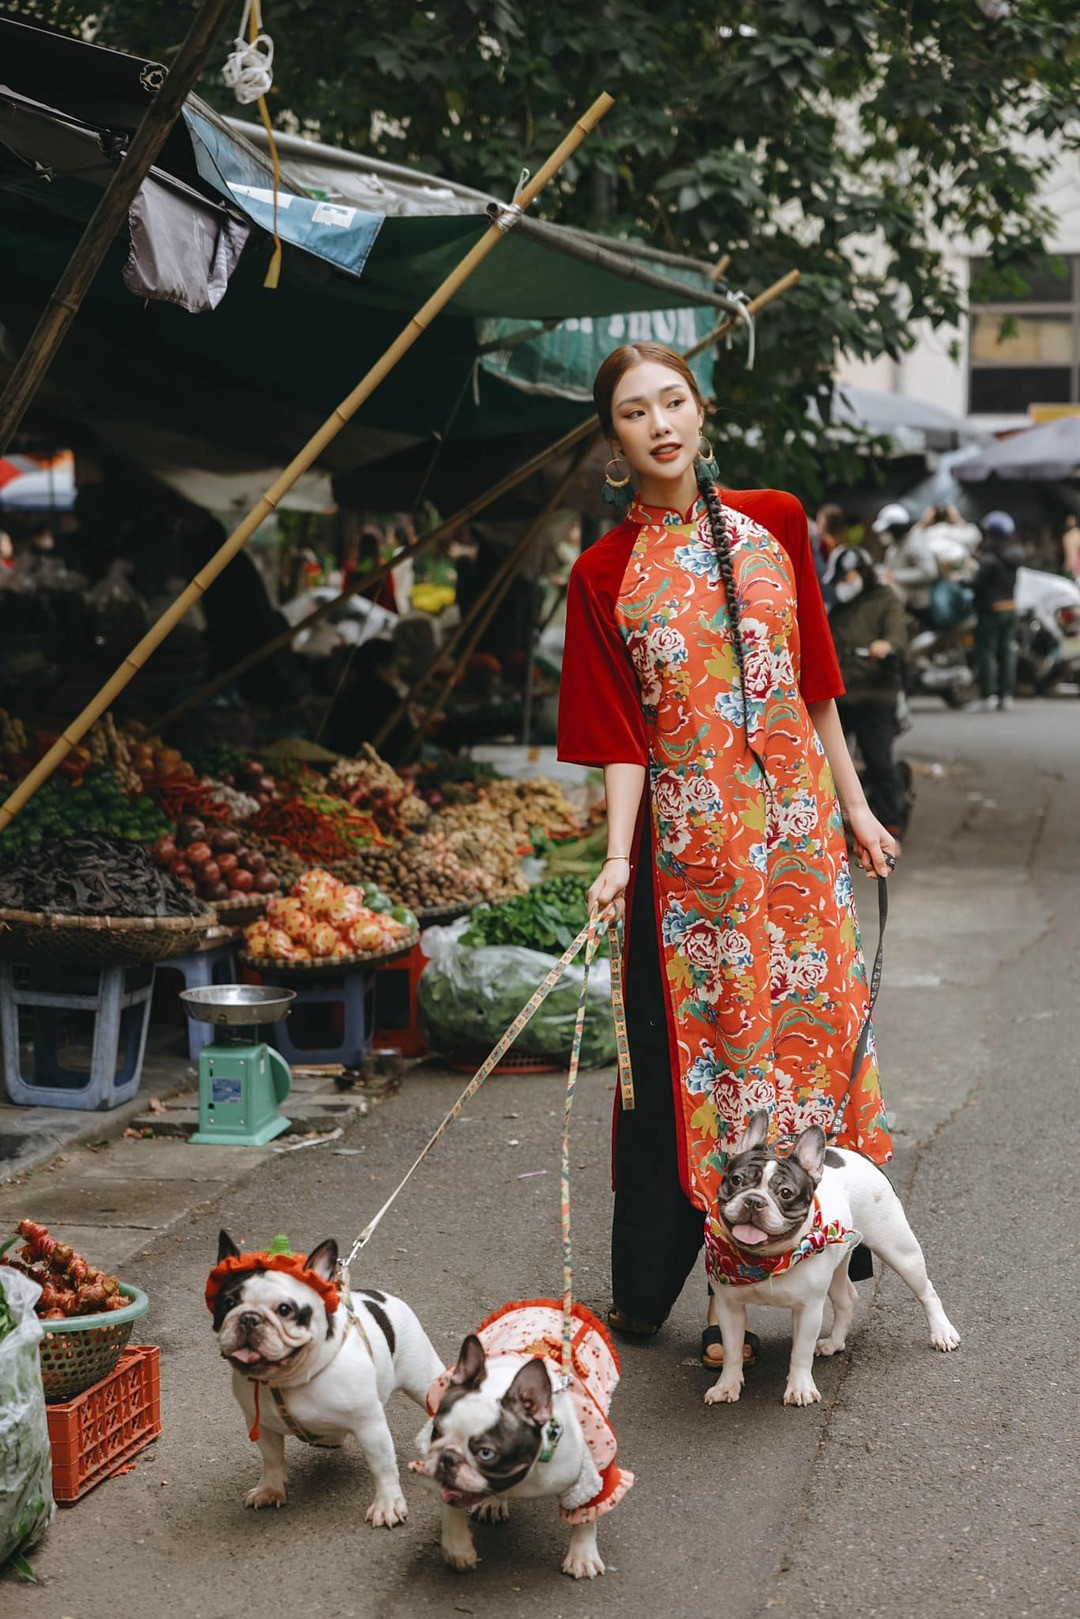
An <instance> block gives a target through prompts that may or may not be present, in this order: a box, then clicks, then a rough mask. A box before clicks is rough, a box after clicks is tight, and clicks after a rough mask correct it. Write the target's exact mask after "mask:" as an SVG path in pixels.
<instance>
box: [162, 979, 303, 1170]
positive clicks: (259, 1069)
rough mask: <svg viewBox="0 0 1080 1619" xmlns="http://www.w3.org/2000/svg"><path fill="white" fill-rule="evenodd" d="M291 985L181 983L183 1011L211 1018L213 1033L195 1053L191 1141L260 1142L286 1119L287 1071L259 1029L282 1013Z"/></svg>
mask: <svg viewBox="0 0 1080 1619" xmlns="http://www.w3.org/2000/svg"><path fill="white" fill-rule="evenodd" d="M295 997H296V991H295V990H293V989H274V988H273V987H271V986H270V985H266V984H211V985H208V986H207V987H206V988H205V989H186V990H184V991H183V992H182V993H181V996H180V999H181V1000H182V1001H183V1003H184V1009H185V1011H186V1012H187V1015H188V1017H193V1018H197V1019H198V1020H199V1022H200V1023H212V1024H214V1026H215V1028H216V1030H217V1033H216V1034H215V1036H214V1038H213V1041H212V1042H211V1044H210V1045H208V1046H204V1047H203V1049H202V1051H201V1052H200V1053H199V1128H198V1130H196V1132H195V1134H194V1135H193V1136H190V1137H189V1140H190V1141H192V1142H194V1143H195V1145H196V1146H212V1147H262V1146H265V1144H266V1143H267V1142H268V1141H273V1139H274V1137H275V1136H279V1135H280V1134H281V1132H282V1131H283V1130H287V1129H288V1128H289V1126H290V1123H291V1121H290V1120H289V1119H287V1118H286V1117H285V1115H284V1114H283V1113H282V1112H281V1111H280V1103H282V1102H284V1100H285V1098H286V1097H287V1096H288V1094H289V1089H290V1085H291V1080H292V1075H291V1072H290V1069H289V1065H288V1063H287V1062H286V1061H285V1059H284V1057H282V1056H281V1054H280V1053H279V1052H277V1051H275V1050H274V1049H273V1048H272V1047H271V1046H268V1045H267V1044H266V1041H265V1040H260V1038H259V1031H260V1029H261V1028H262V1027H263V1026H264V1025H265V1024H267V1023H280V1022H281V1020H282V1018H284V1017H287V1016H288V1013H289V1008H290V1005H291V1003H292V1001H293V1000H294V999H295Z"/></svg>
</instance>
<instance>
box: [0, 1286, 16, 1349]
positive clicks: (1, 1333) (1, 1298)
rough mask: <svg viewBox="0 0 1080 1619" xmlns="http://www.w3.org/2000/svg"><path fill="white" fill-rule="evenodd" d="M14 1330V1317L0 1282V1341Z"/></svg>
mask: <svg viewBox="0 0 1080 1619" xmlns="http://www.w3.org/2000/svg"><path fill="white" fill-rule="evenodd" d="M14 1331H15V1317H14V1316H13V1315H12V1313H11V1306H10V1304H9V1303H8V1301H7V1297H6V1295H5V1293H4V1284H3V1282H0V1343H2V1342H3V1340H4V1339H5V1338H6V1337H8V1335H9V1334H10V1333H12V1332H14Z"/></svg>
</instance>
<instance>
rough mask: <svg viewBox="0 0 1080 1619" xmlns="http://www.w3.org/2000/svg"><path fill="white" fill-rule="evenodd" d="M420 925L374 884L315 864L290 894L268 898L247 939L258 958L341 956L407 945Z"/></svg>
mask: <svg viewBox="0 0 1080 1619" xmlns="http://www.w3.org/2000/svg"><path fill="white" fill-rule="evenodd" d="M375 904H380V909H379V910H376V909H375V908H374V906H375ZM416 926H417V923H416V917H415V916H414V915H413V914H412V912H411V911H408V910H407V909H405V908H404V907H398V908H394V909H391V908H390V907H389V905H388V903H387V900H386V897H385V896H384V895H381V894H379V893H378V892H377V890H375V889H374V888H370V889H369V888H366V887H365V888H359V887H350V886H349V885H347V884H345V883H342V882H339V881H338V880H337V878H335V877H334V876H332V875H331V873H330V872H328V871H322V870H320V869H318V868H317V869H316V870H314V871H309V872H306V873H305V875H304V876H303V877H301V878H300V880H299V881H298V882H296V883H294V884H293V886H292V889H291V890H290V892H289V894H288V895H286V896H284V897H282V898H277V899H272V900H271V901H270V904H269V906H268V907H267V912H266V916H265V918H264V919H263V920H262V921H261V922H254V923H252V925H251V927H249V928H248V929H247V930H246V932H245V934H244V943H245V948H246V949H247V953H248V955H249V956H251V957H252V958H253V959H255V960H258V959H259V958H261V957H269V958H272V959H274V960H279V961H295V962H301V963H302V962H307V961H340V960H343V959H346V958H351V957H355V956H363V955H373V954H377V953H378V954H382V953H385V952H386V951H387V950H394V949H403V948H405V947H407V946H408V945H409V943H410V942H411V941H412V940H413V938H414V937H415V934H416Z"/></svg>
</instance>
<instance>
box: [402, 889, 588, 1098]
mask: <svg viewBox="0 0 1080 1619" xmlns="http://www.w3.org/2000/svg"><path fill="white" fill-rule="evenodd" d="M468 925H469V919H468V917H463V918H462V919H461V920H460V921H459V922H455V923H453V924H452V926H450V927H445V928H428V930H427V932H426V933H425V934H424V937H423V940H422V945H423V950H424V954H425V955H426V956H427V957H428V964H427V966H426V967H425V968H424V971H423V975H422V976H421V979H420V985H419V989H418V1000H419V1007H420V1020H421V1022H422V1024H423V1026H424V1031H425V1033H426V1035H427V1038H428V1040H429V1042H430V1044H431V1045H432V1046H433V1047H434V1048H435V1049H436V1050H437V1051H440V1052H443V1053H445V1054H446V1055H447V1056H456V1055H461V1056H466V1057H469V1058H477V1059H478V1058H481V1057H485V1056H486V1055H487V1053H488V1052H489V1051H490V1050H491V1048H492V1046H494V1045H495V1043H496V1041H497V1040H498V1039H499V1037H500V1036H501V1035H502V1034H503V1033H504V1031H505V1030H506V1028H507V1027H508V1025H509V1024H511V1023H512V1022H513V1021H514V1019H515V1018H516V1017H517V1015H518V1013H519V1012H520V1011H521V1010H522V1008H523V1007H524V1006H525V1004H526V1002H527V1001H529V1000H530V999H531V997H532V995H533V993H534V992H535V991H536V990H537V989H538V988H539V987H540V985H541V983H542V982H543V981H544V979H545V978H546V977H547V975H548V973H549V972H550V971H551V969H552V968H553V967H554V966H555V963H556V961H557V959H558V958H557V957H556V956H548V955H545V954H544V953H543V952H542V951H540V950H525V949H522V948H521V947H520V946H510V945H482V946H480V947H479V948H475V947H472V946H469V945H463V944H462V943H461V942H460V940H461V936H462V934H463V933H464V932H465V930H466V928H467V927H468ZM582 972H583V968H582V967H581V966H580V965H579V964H578V963H574V964H573V965H572V966H570V967H568V968H567V969H566V971H565V973H564V974H563V976H562V978H561V979H560V981H559V983H558V984H557V985H556V986H555V988H554V989H553V990H552V991H551V993H550V995H549V996H548V997H547V1000H546V1001H544V1003H543V1005H542V1006H541V1007H540V1008H539V1010H538V1011H537V1012H536V1013H535V1015H534V1016H533V1018H532V1020H531V1022H529V1023H528V1024H527V1025H526V1027H525V1028H524V1029H523V1030H522V1032H521V1034H519V1035H518V1037H517V1039H516V1040H515V1042H514V1044H513V1046H512V1047H511V1050H512V1051H515V1052H518V1053H519V1054H520V1055H521V1056H529V1057H557V1058H559V1059H560V1061H562V1062H565V1063H569V1061H570V1048H571V1046H572V1045H573V1040H574V1023H575V1020H576V1018H577V1007H578V1000H579V999H580V996H581V976H582ZM614 1061H615V1029H614V1025H613V1023H612V1017H611V963H610V962H609V961H606V960H597V961H594V962H593V964H592V967H591V968H590V969H589V993H588V1009H587V1012H586V1016H585V1032H584V1035H583V1038H582V1043H581V1064H582V1067H583V1068H607V1067H610V1066H611V1065H612V1064H613V1063H614Z"/></svg>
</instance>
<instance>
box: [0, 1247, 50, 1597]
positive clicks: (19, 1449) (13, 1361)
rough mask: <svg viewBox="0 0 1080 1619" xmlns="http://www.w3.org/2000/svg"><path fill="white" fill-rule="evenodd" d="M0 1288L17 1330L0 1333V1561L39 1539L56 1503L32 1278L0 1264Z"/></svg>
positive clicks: (36, 1290)
mask: <svg viewBox="0 0 1080 1619" xmlns="http://www.w3.org/2000/svg"><path fill="white" fill-rule="evenodd" d="M0 1289H2V1290H3V1294H4V1298H5V1300H6V1302H7V1308H8V1311H9V1312H10V1314H11V1316H12V1317H13V1318H14V1321H15V1330H14V1331H13V1332H9V1333H8V1334H7V1336H6V1337H4V1338H0V1567H2V1566H3V1565H4V1564H5V1563H6V1562H7V1561H8V1560H9V1558H11V1557H13V1556H14V1555H15V1554H16V1553H17V1552H26V1551H28V1550H29V1549H30V1547H31V1546H33V1545H34V1544H35V1542H36V1541H38V1540H40V1538H41V1536H42V1535H43V1534H44V1533H45V1530H46V1529H47V1528H48V1526H49V1524H50V1523H51V1522H52V1519H53V1513H54V1512H55V1511H56V1508H55V1506H54V1504H53V1494H52V1454H51V1452H50V1450H49V1424H48V1421H47V1419H46V1416H45V1391H44V1389H43V1388H42V1385H41V1363H40V1360H39V1358H38V1344H39V1343H40V1341H41V1338H42V1337H43V1335H44V1330H45V1329H44V1328H43V1326H42V1325H41V1322H40V1321H39V1320H38V1318H37V1316H36V1315H35V1314H34V1305H35V1304H36V1303H37V1300H38V1297H39V1295H40V1293H41V1289H40V1287H38V1285H37V1283H36V1282H32V1281H31V1280H30V1278H29V1277H28V1276H23V1275H21V1273H20V1272H19V1271H17V1270H12V1269H10V1267H9V1266H7V1265H0Z"/></svg>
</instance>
